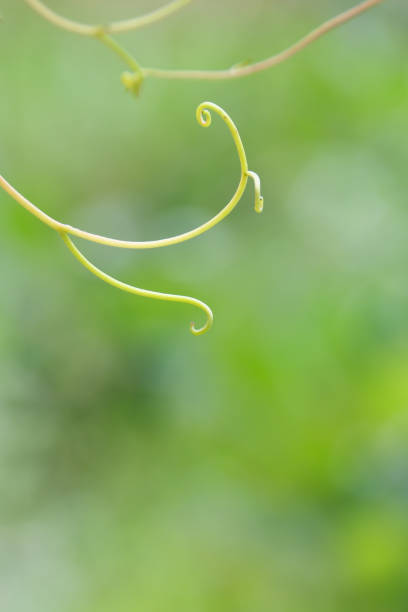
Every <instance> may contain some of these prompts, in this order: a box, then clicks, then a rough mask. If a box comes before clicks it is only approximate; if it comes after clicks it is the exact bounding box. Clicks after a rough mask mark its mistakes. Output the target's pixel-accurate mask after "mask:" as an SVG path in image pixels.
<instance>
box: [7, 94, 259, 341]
mask: <svg viewBox="0 0 408 612" xmlns="http://www.w3.org/2000/svg"><path fill="white" fill-rule="evenodd" d="M211 111H213V112H215V113H216V114H217V115H219V116H220V117H221V119H222V120H223V121H224V123H225V124H226V125H227V127H228V129H229V131H230V134H231V136H232V138H233V141H234V143H235V146H236V149H237V153H238V158H239V161H240V168H241V176H240V181H239V184H238V187H237V190H236V191H235V194H234V195H233V197H232V198H231V200H230V201H229V202H228V204H227V205H226V206H224V208H223V209H222V210H221V211H220V212H219V213H217V214H216V215H215V216H214V217H212V218H211V219H210V220H209V221H207V222H206V223H203V224H202V225H200V226H198V227H196V228H195V229H192V230H190V231H188V232H184V233H183V234H178V235H176V236H172V237H170V238H161V239H159V240H146V241H128V240H119V239H117V238H110V237H108V236H100V235H98V234H92V233H90V232H87V231H85V230H81V229H79V228H76V227H72V226H70V225H66V224H65V223H61V222H60V221H57V220H56V219H54V218H53V217H50V216H49V215H48V214H47V213H45V212H44V211H43V210H41V209H40V208H39V207H38V206H36V205H35V204H33V203H32V202H30V200H28V199H27V198H25V197H24V196H23V195H22V194H21V193H19V192H18V191H17V190H16V189H15V188H14V187H13V186H12V185H11V184H10V183H8V182H7V181H6V179H5V178H4V177H3V176H1V175H0V187H2V188H3V189H4V191H6V192H7V193H8V194H9V195H10V196H11V197H12V198H13V199H14V200H15V201H16V202H17V203H18V204H20V205H21V206H23V207H24V208H25V209H26V210H27V211H28V212H30V213H31V214H32V215H34V216H35V217H37V219H39V220H40V221H41V222H42V223H44V224H45V225H48V226H49V227H50V228H52V229H53V230H55V231H56V232H58V233H59V234H60V236H61V237H62V239H63V241H64V242H65V244H66V246H67V247H68V248H69V250H70V251H71V253H72V254H73V255H74V256H75V257H76V258H77V259H78V261H80V262H81V264H82V265H83V266H85V268H87V269H88V270H89V271H90V272H92V274H94V275H95V276H97V277H98V278H100V279H101V280H103V281H105V282H106V283H108V284H110V285H113V286H114V287H116V288H118V289H121V290H122V291H127V292H128V293H133V294H135V295H139V296H142V297H149V298H153V299H157V300H165V301H171V302H183V303H186V304H190V305H193V306H196V307H198V308H200V309H201V310H203V311H204V312H205V313H206V315H207V321H206V323H205V325H204V326H203V327H202V328H196V327H195V325H194V324H192V325H191V331H192V333H193V334H195V335H199V334H203V333H205V332H206V331H208V330H209V329H210V327H211V325H212V322H213V314H212V311H211V309H210V307H209V306H207V305H206V304H204V302H201V301H200V300H197V299H196V298H193V297H189V296H181V295H173V294H166V293H159V292H156V291H148V290H146V289H139V288H138V287H133V286H132V285H128V284H126V283H123V282H122V281H119V280H117V279H115V278H113V277H111V276H109V275H107V274H106V273H105V272H103V271H102V270H100V269H99V268H97V267H96V266H94V265H93V264H92V263H91V262H90V261H88V260H87V259H86V258H85V256H84V255H83V254H82V253H81V251H79V249H78V248H77V247H76V246H75V245H74V243H73V242H72V240H71V238H70V237H69V235H72V236H76V237H78V238H82V239H83V240H87V241H89V242H96V243H99V244H102V245H105V246H110V247H117V248H125V249H154V248H159V247H166V246H172V245H176V244H180V243H182V242H185V241H187V240H191V239H192V238H196V237H197V236H200V235H201V234H203V233H205V232H207V231H209V230H210V229H212V228H213V227H215V226H216V225H217V224H218V223H220V222H221V221H222V220H223V219H225V217H227V216H228V215H229V214H230V213H231V212H232V211H233V210H234V208H235V207H236V206H237V204H238V203H239V202H240V200H241V199H242V196H243V195H244V192H245V189H246V186H247V183H248V179H249V178H251V179H252V180H253V182H254V189H255V210H256V212H262V209H263V197H262V195H261V182H260V179H259V176H258V175H257V174H256V173H255V172H253V171H251V170H249V167H248V161H247V157H246V153H245V149H244V145H243V143H242V140H241V137H240V135H239V132H238V129H237V127H236V125H235V123H234V122H233V120H232V119H231V117H230V116H229V115H228V114H227V113H226V112H225V111H224V110H223V109H222V108H221V107H220V106H218V105H217V104H214V103H212V102H203V103H202V104H200V105H199V107H198V108H197V111H196V119H197V121H198V123H199V124H200V125H201V126H202V127H209V126H210V125H211V122H212V117H211Z"/></svg>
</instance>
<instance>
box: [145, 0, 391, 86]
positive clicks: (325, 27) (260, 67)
mask: <svg viewBox="0 0 408 612" xmlns="http://www.w3.org/2000/svg"><path fill="white" fill-rule="evenodd" d="M383 1H384V0H365V1H364V2H361V3H360V4H358V5H357V6H355V7H353V8H351V9H349V10H347V11H344V12H343V13H341V14H340V15H337V16H336V17H334V18H332V19H329V20H328V21H325V22H324V23H323V24H322V25H321V26H319V27H318V28H316V29H315V30H313V31H312V32H310V33H309V34H307V36H305V37H304V38H301V39H300V40H299V41H298V42H296V43H295V44H294V45H292V46H290V47H288V48H287V49H285V50H284V51H281V52H280V53H278V54H276V55H273V56H272V57H269V58H267V59H265V60H262V61H260V62H256V63H254V64H250V65H248V66H233V67H232V68H228V69H227V70H166V69H160V68H143V74H144V76H145V77H154V78H157V79H195V80H208V81H217V80H225V79H237V78H241V77H246V76H250V75H252V74H255V73H257V72H262V71H264V70H268V69H269V68H272V67H273V66H277V65H278V64H281V63H282V62H284V61H286V60H288V59H289V58H291V57H293V56H294V55H296V54H297V53H299V52H300V51H302V50H303V49H305V48H306V47H308V46H309V45H310V44H312V43H313V42H315V41H316V40H317V39H319V38H321V37H322V36H324V35H325V34H327V33H328V32H330V31H331V30H334V29H335V28H338V27H340V26H342V25H343V24H345V23H347V22H348V21H351V20H352V19H355V18H356V17H358V16H359V15H361V14H362V13H364V12H365V11H368V10H369V9H371V8H373V7H374V6H376V5H377V4H380V3H381V2H383Z"/></svg>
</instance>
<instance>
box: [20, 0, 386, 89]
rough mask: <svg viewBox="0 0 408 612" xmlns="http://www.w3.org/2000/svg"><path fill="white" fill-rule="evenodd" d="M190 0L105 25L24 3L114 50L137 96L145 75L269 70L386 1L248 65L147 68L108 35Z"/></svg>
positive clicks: (376, 0) (367, 2)
mask: <svg viewBox="0 0 408 612" xmlns="http://www.w3.org/2000/svg"><path fill="white" fill-rule="evenodd" d="M190 1H191V0H175V1H173V2H170V3H169V4H167V5H165V6H164V7H162V8H161V9H158V10H156V11H153V12H152V13H149V14H147V15H144V16H142V17H137V18H135V19H129V20H125V21H118V22H114V23H111V24H108V25H106V26H103V25H86V24H82V23H78V22H75V21H72V20H70V19H66V18H65V17H61V16H60V15H58V14H57V13H55V12H54V11H52V10H51V9H49V8H48V7H47V6H45V5H44V4H43V2H41V1H40V0H25V2H26V3H27V4H28V5H29V6H30V7H31V8H32V9H34V10H35V11H36V12H37V13H38V14H39V15H41V16H42V17H43V18H45V19H47V20H48V21H49V22H51V23H53V24H54V25H55V26H57V27H60V28H63V29H65V30H68V31H70V32H74V33H76V34H81V35H84V36H90V37H94V38H96V39H99V40H100V41H101V42H102V43H103V44H105V45H106V46H107V47H109V48H110V49H111V50H112V51H113V52H114V53H116V54H117V55H118V56H119V57H120V58H121V59H122V60H123V61H124V62H125V63H126V64H127V66H128V67H129V68H130V70H131V72H125V73H123V74H122V77H121V80H122V83H123V85H124V86H125V87H126V89H128V90H129V91H131V92H132V93H134V94H136V95H138V94H139V92H140V88H141V85H142V83H143V81H144V79H145V78H148V77H151V78H157V79H190V80H209V81H217V80H225V79H236V78H241V77H246V76H250V75H252V74H255V73H258V72H262V71H264V70H268V69H270V68H272V67H274V66H277V65H278V64H281V63H282V62H284V61H286V60H288V59H290V58H291V57H293V56H294V55H296V54H297V53H299V52H300V51H302V50H303V49H305V48H306V47H308V46H309V45H310V44H312V43H313V42H315V41H316V40H318V39H319V38H321V37H322V36H324V35H325V34H327V33H328V32H330V31H331V30H334V29H335V28H338V27H340V26H342V25H344V24H345V23H347V22H348V21H351V20H352V19H355V18H356V17H358V16H359V15H361V14H362V13H364V12H366V11H368V10H369V9H371V8H373V7H374V6H376V5H378V4H380V3H381V2H383V1H384V0H363V1H362V2H360V4H358V5H357V6H354V7H353V8H351V9H348V10H346V11H344V12H343V13H340V14H339V15H337V16H336V17H333V18H332V19H329V20H328V21H325V22H324V23H323V24H321V25H320V26H319V27H317V28H316V29H314V30H312V32H310V33H309V34H307V35H306V36H305V37H303V38H301V39H300V40H299V41H297V42H296V43H295V44H293V45H291V46H290V47H288V48H287V49H285V50H283V51H281V52H280V53H277V54H276V55H272V56H271V57H268V58H266V59H264V60H262V61H260V62H256V63H253V64H249V65H246V66H240V65H235V66H233V67H231V68H228V69H226V70H169V69H161V68H144V67H142V66H140V65H139V62H137V61H136V59H135V58H134V57H133V56H132V55H131V54H130V53H129V52H128V51H126V50H125V49H124V48H123V47H122V46H121V45H119V43H117V42H116V41H115V40H113V39H112V37H111V36H109V34H112V33H120V32H125V31H128V30H132V29H137V28H141V27H144V26H148V25H151V24H152V23H154V22H157V21H159V20H161V19H165V18H166V17H169V16H170V15H171V14H172V13H174V12H175V11H177V10H179V9H181V8H182V7H183V6H185V5H186V4H188V3H189V2H190Z"/></svg>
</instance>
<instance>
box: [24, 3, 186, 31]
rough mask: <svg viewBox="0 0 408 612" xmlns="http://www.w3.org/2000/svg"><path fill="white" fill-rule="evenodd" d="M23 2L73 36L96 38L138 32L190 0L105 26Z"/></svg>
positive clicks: (40, 5) (39, 4)
mask: <svg viewBox="0 0 408 612" xmlns="http://www.w3.org/2000/svg"><path fill="white" fill-rule="evenodd" d="M25 2H26V3H27V4H28V5H29V6H30V7H31V8H32V9H33V10H34V11H36V12H37V13H38V14H39V15H41V17H43V18H44V19H46V20H47V21H49V22H50V23H52V24H53V25H55V26H57V27H58V28H62V29H63V30H67V31H68V32H73V33H74V34H80V35H82V36H97V35H98V34H99V33H100V32H101V31H103V32H105V33H106V34H117V33H119V32H129V31H130V30H138V29H140V28H144V27H146V26H149V25H152V24H153V23H156V22H157V21H161V20H162V19H166V17H170V15H172V14H173V13H175V12H176V11H178V10H180V9H181V8H183V7H184V6H186V5H187V4H190V2H191V0H173V2H170V3H169V4H166V5H165V6H163V7H161V8H159V9H157V10H156V11H152V12H151V13H147V14H146V15H142V16H141V17H134V18H133V19H124V20H122V21H115V22H113V23H109V24H107V25H101V24H99V25H88V24H85V23H79V22H78V21H73V20H72V19H67V18H66V17H62V16H61V15H59V14H58V13H56V12H55V11H53V10H51V9H50V8H48V6H46V5H45V4H44V3H43V2H41V0H25Z"/></svg>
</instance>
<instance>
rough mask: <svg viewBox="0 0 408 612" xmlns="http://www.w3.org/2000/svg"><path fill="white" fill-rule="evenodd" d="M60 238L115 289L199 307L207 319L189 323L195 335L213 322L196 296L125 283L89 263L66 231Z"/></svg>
mask: <svg viewBox="0 0 408 612" xmlns="http://www.w3.org/2000/svg"><path fill="white" fill-rule="evenodd" d="M59 233H60V235H61V238H62V240H63V241H64V242H65V244H66V246H67V247H68V249H69V250H70V251H71V253H72V254H73V255H74V257H76V259H77V260H78V261H79V262H80V263H81V264H82V265H83V266H84V267H85V268H86V269H87V270H89V271H90V272H92V274H94V275H95V276H97V277H98V278H99V279H100V280H102V281H104V282H105V283H108V285H112V287H116V289H120V290H121V291H126V292H127V293H132V294H133V295H138V296H140V297H145V298H151V299H154V300H162V301H164V302H179V303H181V304H190V305H191V306H195V307H196V308H200V309H201V310H203V311H204V312H205V314H206V317H207V321H206V323H205V325H204V326H203V327H199V328H197V327H196V326H195V323H191V324H190V330H191V332H192V333H193V334H194V335H195V336H200V335H201V334H204V333H205V332H207V331H208V330H209V329H210V328H211V326H212V324H213V320H214V317H213V313H212V310H211V308H210V307H209V306H207V304H205V303H204V302H202V301H201V300H197V299H196V298H193V297H189V296H186V295H174V294H171V293H160V292H158V291H149V290H147V289H139V288H138V287H134V286H133V285H128V284H127V283H123V282H122V281H120V280H117V279H116V278H113V276H109V275H108V274H106V273H105V272H103V271H102V270H100V269H99V268H97V267H96V266H94V264H93V263H91V262H90V261H89V260H88V259H87V258H86V257H85V256H84V255H83V254H82V253H81V251H80V250H79V249H78V248H77V247H76V246H75V244H74V243H73V242H72V240H71V238H70V237H69V236H68V235H67V234H66V232H59Z"/></svg>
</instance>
